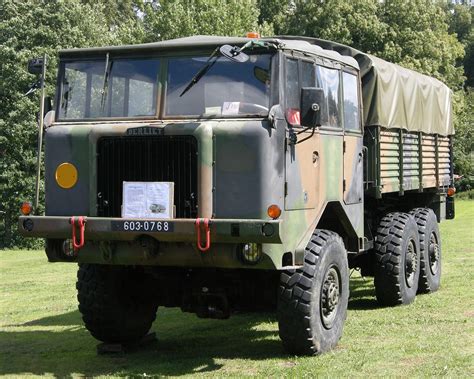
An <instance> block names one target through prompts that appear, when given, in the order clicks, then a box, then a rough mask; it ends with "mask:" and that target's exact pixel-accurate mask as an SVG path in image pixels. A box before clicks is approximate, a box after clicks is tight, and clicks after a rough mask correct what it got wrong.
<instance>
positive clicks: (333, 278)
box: [320, 266, 341, 329]
mask: <svg viewBox="0 0 474 379" xmlns="http://www.w3.org/2000/svg"><path fill="white" fill-rule="evenodd" d="M340 298H341V285H340V275H339V270H338V269H337V267H336V266H331V267H330V268H329V269H328V270H327V271H326V275H324V281H323V286H322V288H321V301H320V303H321V304H320V309H321V319H322V321H323V325H324V326H325V327H326V328H327V329H331V328H332V326H333V324H334V321H335V320H336V315H337V312H338V310H339V303H340Z"/></svg>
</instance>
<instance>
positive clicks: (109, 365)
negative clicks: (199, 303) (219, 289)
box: [0, 278, 379, 377]
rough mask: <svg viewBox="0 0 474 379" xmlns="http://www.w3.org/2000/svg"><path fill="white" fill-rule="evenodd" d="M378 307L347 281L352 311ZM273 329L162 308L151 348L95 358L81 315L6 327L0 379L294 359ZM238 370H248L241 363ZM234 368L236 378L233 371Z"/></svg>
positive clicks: (357, 283)
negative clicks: (5, 377) (204, 318)
mask: <svg viewBox="0 0 474 379" xmlns="http://www.w3.org/2000/svg"><path fill="white" fill-rule="evenodd" d="M378 307H379V306H378V305H377V302H376V300H375V297H374V289H373V285H372V281H371V280H369V279H364V278H353V279H351V298H350V299H349V310H371V309H375V308H378ZM265 323H267V324H268V323H270V324H272V325H270V326H268V325H267V326H266V325H265ZM274 323H275V315H274V314H241V315H235V316H233V317H231V318H230V319H229V320H226V321H222V320H203V319H198V318H197V317H196V316H194V315H191V314H185V313H182V312H181V311H180V310H178V309H165V308H160V309H159V311H158V315H157V320H156V321H155V323H154V325H153V328H152V330H153V331H155V332H156V334H157V338H158V341H157V342H156V343H153V344H150V345H148V346H145V347H143V348H140V349H137V350H134V351H131V352H129V353H127V354H124V355H120V354H119V355H114V356H110V355H106V356H104V355H101V356H98V355H97V354H96V345H97V344H98V341H96V340H95V339H93V338H92V337H91V336H90V334H89V333H88V331H87V330H86V329H85V328H84V327H83V323H82V319H81V315H80V313H79V312H78V311H73V312H68V313H65V314H61V315H57V316H50V317H44V318H41V319H38V320H32V321H28V322H26V323H24V324H21V325H11V326H9V327H7V328H9V329H10V330H9V329H7V331H2V332H0V375H18V374H24V373H32V374H37V375H42V374H53V375H55V376H57V377H65V376H66V377H67V376H69V375H71V374H72V373H74V374H82V375H85V376H96V375H112V374H113V375H121V376H131V375H142V374H144V373H146V374H147V375H164V376H169V375H185V374H192V373H204V372H213V371H216V370H219V369H221V368H222V366H223V364H221V363H220V361H221V359H226V360H228V359H235V360H252V361H257V360H265V359H271V358H283V359H285V358H286V359H291V357H290V356H289V355H287V354H285V352H284V350H283V347H282V345H281V342H280V340H279V338H278V332H277V328H276V326H275V325H274ZM18 329H20V330H18ZM238 365H239V366H241V367H243V369H244V371H245V363H241V362H239V363H238ZM235 370H236V371H235V372H233V373H234V374H239V372H240V371H238V367H235ZM245 373H246V374H251V372H248V371H245Z"/></svg>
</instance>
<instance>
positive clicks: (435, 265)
mask: <svg viewBox="0 0 474 379" xmlns="http://www.w3.org/2000/svg"><path fill="white" fill-rule="evenodd" d="M440 254H441V249H440V246H439V243H438V238H437V237H436V234H435V233H434V232H433V233H431V236H430V244H429V246H428V260H429V265H430V270H431V273H432V274H433V275H436V273H437V272H438V270H439V262H440Z"/></svg>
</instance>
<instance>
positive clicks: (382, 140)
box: [364, 128, 452, 197]
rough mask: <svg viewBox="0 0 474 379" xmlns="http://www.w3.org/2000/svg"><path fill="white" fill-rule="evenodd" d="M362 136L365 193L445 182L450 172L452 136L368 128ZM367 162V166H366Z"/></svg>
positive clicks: (376, 194)
mask: <svg viewBox="0 0 474 379" xmlns="http://www.w3.org/2000/svg"><path fill="white" fill-rule="evenodd" d="M369 132H370V134H368V135H367V136H366V138H365V139H364V141H365V143H366V144H367V151H368V158H367V159H368V160H367V162H366V163H367V164H368V166H367V168H366V170H365V171H366V186H367V190H368V194H372V195H375V196H376V197H379V196H380V194H382V193H388V192H399V193H400V194H401V195H402V194H403V192H404V191H412V190H418V191H423V189H427V188H436V187H442V186H448V185H449V184H450V183H451V176H452V147H451V138H450V137H444V136H439V135H427V134H423V133H417V132H406V131H404V130H393V129H390V130H385V129H383V128H381V129H379V130H377V129H375V128H372V129H370V131H369ZM369 165H370V167H369Z"/></svg>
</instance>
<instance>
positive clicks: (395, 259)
mask: <svg viewBox="0 0 474 379" xmlns="http://www.w3.org/2000/svg"><path fill="white" fill-rule="evenodd" d="M419 275H420V241H419V236H418V227H417V225H416V222H415V219H414V218H413V216H412V215H410V214H408V213H402V212H394V213H389V214H387V215H386V216H385V217H384V218H382V220H381V221H380V225H379V227H378V229H377V239H376V242H375V276H374V284H375V294H376V297H377V300H378V302H379V303H381V304H382V305H389V306H392V305H397V304H409V303H411V302H412V301H413V300H414V299H415V296H416V292H417V290H418V280H419Z"/></svg>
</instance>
